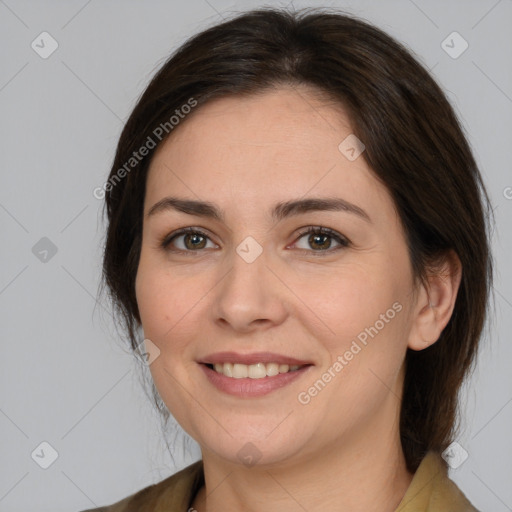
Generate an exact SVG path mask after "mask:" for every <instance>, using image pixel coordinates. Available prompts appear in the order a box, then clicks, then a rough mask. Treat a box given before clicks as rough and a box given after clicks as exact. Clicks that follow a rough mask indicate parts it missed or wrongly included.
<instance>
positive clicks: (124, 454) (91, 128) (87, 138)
mask: <svg viewBox="0 0 512 512" xmlns="http://www.w3.org/2000/svg"><path fill="white" fill-rule="evenodd" d="M262 5H273V6H286V5H290V7H295V8H301V7H306V6H322V5H323V6H333V7H337V8H342V9H344V10H345V11H346V12H348V13H353V14H355V15H357V16H359V17H362V18H365V19H367V20H369V21H370V22H373V23H375V24H376V25H377V26H379V27H380V28H382V29H384V30H385V31H386V32H388V33H389V34H391V35H392V36H394V37H396V38H397V39H399V40H400V41H402V42H403V43H405V44H406V45H407V46H408V47H409V48H410V49H412V50H413V51H414V52H415V53H416V55H417V57H418V58H419V59H420V61H421V62H423V64H424V65H426V66H427V67H428V68H430V69H431V70H432V73H433V75H434V76H435V77H436V79H437V80H438V81H439V83H440V84H441V86H442V87H443V88H444V90H445V91H446V92H447V95H448V97H449V99H450V101H451V102H452V104H453V105H454V106H455V108H456V110H457V112H458V114H459V116H460V119H461V121H462V123H463V124H464V127H465V130H466V132H467V135H468V138H469V140H470V143H471V145H472V147H473V149H474V153H475V156H476V159H477V162H478V164H479V165H480V167H481V170H482V173H483V175H484V180H485V182H486V184H487V187H488V190H489V192H490V195H491V199H492V203H493V208H494V212H495V215H496V222H497V226H496V228H497V229H496V230H495V232H494V235H493V249H494V254H495V261H496V278H495V282H494V288H493V290H494V293H495V297H496V301H495V305H494V307H493V308H492V309H491V321H490V323H489V324H488V328H487V330H486V331H485V335H484V337H483V342H482V349H481V352H480V355H479V358H478V366H477V370H476V372H475V373H474V374H473V376H472V378H471V379H470V380H469V381H468V383H467V386H466V387H465V388H464V395H463V404H462V410H463V412H464V416H463V420H462V427H463V428H462V430H461V434H460V436H459V438H458V439H457V442H458V443H459V444H460V445H461V446H462V447H463V448H464V450H465V451H467V453H468V458H467V460H466V461H465V462H464V463H463V464H462V465H460V466H459V467H458V468H457V469H453V470H451V471H450V475H451V477H452V478H453V479H454V480H455V482H457V484H458V485H459V486H460V487H461V488H462V490H463V491H464V493H465V494H466V495H467V496H468V498H469V499H470V500H471V501H472V502H473V503H474V505H475V506H477V507H478V508H479V509H480V510H481V511H482V512H505V511H510V510H512V485H510V484H511V483H512V469H511V460H512V440H511V435H510V433H511V430H512V429H511V425H512V376H511V372H510V365H511V362H512V345H511V343H510V334H509V333H510V331H511V329H512V270H511V266H510V265H508V266H507V263H509V262H510V259H511V258H510V255H511V253H512V231H511V229H510V224H509V222H510V219H511V217H512V215H511V214H512V173H511V163H510V162H511V159H510V154H511V152H510V150H511V145H512V123H511V118H512V68H511V63H512V31H511V29H510V27H511V26H512V1H511V0H499V1H498V0H478V1H477V0H472V1H467V0H466V1H462V0H461V1H455V0H451V1H446V0H444V1H441V0H437V1H429V2H428V1H426V0H414V1H413V0H387V1H376V0H373V1H371V0H367V1H352V2H350V1H337V2H333V1H331V2H318V3H317V2H301V1H299V0H296V1H295V2H293V6H292V5H291V4H290V2H287V1H283V2H278V1H276V2H258V1H251V2H249V1H238V2H235V1H229V0H208V1H207V0H187V1H186V2H181V1H156V0H153V1H146V2H140V1H139V2H137V1H124V2H122V1H120V0H117V1H110V0H109V1H102V2H100V1H99V0H89V1H86V0H73V1H56V0H55V1H36V0H34V1H31V2H30V1H21V0H5V1H1V0H0V42H1V44H0V48H1V50H0V51H1V55H2V60H1V64H2V65H1V66H0V127H1V128H0V130H1V131H0V140H1V148H2V151H1V153H0V162H1V163H0V165H1V177H2V181H1V183H2V186H1V189H0V223H1V236H2V241H1V247H2V253H1V254H2V261H1V268H0V312H1V336H2V358H1V363H0V365H1V366H0V379H1V380H0V429H1V437H0V446H1V451H0V460H1V468H0V512H36V511H37V512H50V511H51V512H60V511H62V512H64V511H67V512H71V511H75V510H82V509H85V508H90V507H94V506H100V505H105V504H110V503H112V502H114V501H118V500H120V499H121V498H124V497H126V496H128V495H129V494H132V493H134V492H135V491H137V490H139V489H141V488H143V487H145V486H147V485H150V484H152V483H155V482H158V481H160V480H162V479H163V478H165V477H167V476H169V475H171V474H172V473H174V472H176V471H177V470H179V469H181V468H183V467H184V466H186V465H188V464H190V463H191V462H193V461H194V460H197V459H198V458H199V457H200V452H199V450H198V447H197V445H195V443H193V442H192V443H191V446H192V450H191V451H190V452H186V451H185V452H184V450H183V449H182V445H183V439H184V437H182V436H178V437H177V438H176V443H175V446H174V447H173V451H174V455H175V459H174V461H173V459H172V458H171V457H170V456H169V454H168V453H167V451H166V450H167V448H166V445H165V443H164V441H163V439H162V436H161V433H160V431H159V424H158V418H157V417H156V414H155V413H154V412H153V410H152V407H151V405H150V403H149V402H148V400H147V398H146V396H145V395H144V393H143V392H142V390H141V385H140V382H139V377H138V369H137V368H138V366H137V364H136V362H135V360H134V358H133V356H131V355H130V353H129V351H128V350H127V349H124V348H123V346H122V343H121V341H120V338H119V336H118V334H117V333H116V331H115V329H114V327H113V323H112V321H111V320H109V319H108V315H107V314H106V311H108V308H106V305H105V304H99V303H97V302H96V296H97V288H98V282H99V279H100V273H101V249H102V241H103V235H104V226H103V224H102V222H101V215H100V214H101V209H102V202H101V201H100V200H98V199H96V198H95V197H94V196H93V190H94V189H95V188H96V187H98V186H101V185H102V184H103V183H104V181H105V179H106V178H107V176H108V172H109V166H110V164H111V163H112V159H113V155H114V150H115V145H116V142H117V139H118V137H119V135H120V132H121V129H122V126H123V121H124V120H126V118H127V116H128V115H129V113H130V111H131V109H132V108H133V106H134V105H135V102H136V99H137V98H138V97H139V95H140V94H141V92H142V91H143V90H144V87H145V86H146V85H147V83H148V81H149V79H150V78H151V76H152V75H153V73H154V72H155V71H156V70H157V69H158V67H159V65H161V64H162V63H163V62H164V60H165V59H166V58H167V57H168V55H169V54H170V52H171V51H173V50H174V49H175V48H177V47H178V46H179V45H180V44H181V43H183V42H184V41H185V39H186V38H188V37H189V36H191V35H192V34H194V33H197V32H198V31H200V30H202V29H204V28H206V27H207V26H210V25H212V24H214V23H217V22H219V21H221V20H222V18H223V17H227V16H230V15H232V14H233V13H235V12H237V11H242V10H246V9H248V8H253V7H258V6H262ZM43 32H46V33H47V34H43V35H41V34H42V33H43ZM453 32H457V34H455V35H454V34H453ZM443 41H445V42H444V43H443ZM466 44H467V48H466V49H465V51H463V52H462V50H464V48H465V47H466ZM57 45H58V46H57ZM55 47H56V49H55ZM54 49H55V51H53V53H51V52H52V50H54ZM461 52H462V53H461ZM459 53H460V55H459ZM46 465H47V466H48V467H47V468H46V469H45V468H44V467H43V466H46Z"/></svg>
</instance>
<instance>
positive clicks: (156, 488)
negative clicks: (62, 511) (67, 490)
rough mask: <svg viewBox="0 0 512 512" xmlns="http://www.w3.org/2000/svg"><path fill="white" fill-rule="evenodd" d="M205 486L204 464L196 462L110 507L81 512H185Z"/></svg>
mask: <svg viewBox="0 0 512 512" xmlns="http://www.w3.org/2000/svg"><path fill="white" fill-rule="evenodd" d="M203 484H204V475H203V462H202V460H199V461H197V462H194V463H193V464H191V465H190V466H187V467H186V468H184V469H182V470H181V471H179V472H177V473H175V474H174V475H171V476H170V477H168V478H166V479H165V480H162V481H161V482H158V483H156V484H153V485H149V486H148V487H145V488H144V489H141V490H140V491H137V492H135V493H133V494H131V495H130V496H127V497H126V498H124V499H122V500H120V501H117V502H116V503H113V504H111V505H107V506H103V507H99V508H91V509H87V510H82V511H81V512H131V511H134V510H136V511H137V512H160V511H162V512H164V511H165V512H174V511H175V510H176V511H179V512H181V511H182V510H187V509H188V507H189V504H190V502H191V501H192V499H193V498H194V496H195V494H196V492H197V491H198V490H199V488H200V487H201V486H202V485H203Z"/></svg>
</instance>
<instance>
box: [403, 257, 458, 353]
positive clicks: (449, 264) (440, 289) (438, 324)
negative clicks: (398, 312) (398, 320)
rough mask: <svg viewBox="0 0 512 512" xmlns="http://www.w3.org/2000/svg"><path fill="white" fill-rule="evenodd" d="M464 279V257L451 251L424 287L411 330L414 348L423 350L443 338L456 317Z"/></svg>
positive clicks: (411, 342)
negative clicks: (458, 294) (455, 310)
mask: <svg viewBox="0 0 512 512" xmlns="http://www.w3.org/2000/svg"><path fill="white" fill-rule="evenodd" d="M461 278H462V265H461V263H460V259H459V257H458V256H457V255H456V254H455V252H454V251H449V252H448V253H447V254H446V256H445V257H444V259H443V261H442V263H440V264H439V265H438V268H437V270H436V271H435V272H434V273H432V274H431V275H429V276H428V278H427V282H428V286H425V285H421V287H420V290H419V293H418V296H417V301H416V308H415V311H414V318H413V324H412V328H411V331H410V333H409V343H408V347H409V348H410V349H412V350H423V349H425V348H427V347H429V346H430V345H432V344H433V343H435V342H436V341H437V340H438V339H439V337H440V336H441V333H442V331H443V329H444V328H445V327H446V325H447V324H448V322H449V321H450V318H451V316H452V313H453V308H454V307H455V301H456V299H457V293H458V290H459V286H460V281H461Z"/></svg>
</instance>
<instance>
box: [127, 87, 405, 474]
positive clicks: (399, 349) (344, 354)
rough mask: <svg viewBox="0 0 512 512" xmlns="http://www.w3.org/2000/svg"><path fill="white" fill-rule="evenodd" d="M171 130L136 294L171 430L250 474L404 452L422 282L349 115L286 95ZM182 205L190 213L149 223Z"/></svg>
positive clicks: (150, 200) (287, 91)
mask: <svg viewBox="0 0 512 512" xmlns="http://www.w3.org/2000/svg"><path fill="white" fill-rule="evenodd" d="M175 130H176V132H175V133H173V134H172V137H171V138H170V139H168V140H167V141H166V142H165V143H164V144H163V145H162V146H161V147H160V148H159V150H158V151H157V153H156V154H155V156H154V158H153V161H152V163H151V167H150V172H149V175H148V178H147V188H146V197H145V205H144V226H143V240H142V252H141V257H140V263H139V268H138V273H137V279H136V295H137V302H138V306H139V311H140V315H141V320H142V326H143V329H144V335H145V338H146V339H149V340H150V341H151V344H153V346H156V347H158V350H159V351H160V352H159V355H158V357H157V358H156V359H155V360H154V361H153V362H152V363H151V366H150V369H151V373H152V376H153V378H154V382H155V385H156V387H157V389H158V391H159V393H160V395H161V397H162V399H163V400H164V402H165V403H166V405H167V407H168V408H169V410H170V411H171V413H172V414H173V416H174V417H175V418H176V420H177V421H178V422H179V423H180V424H181V425H182V427H183V428H184V429H185V430H186V431H187V432H188V433H189V434H190V435H191V436H192V437H193V438H194V439H196V441H198V443H199V444H200V445H201V447H202V449H203V456H204V454H205V453H209V454H211V456H212V457H217V458H219V460H220V459H223V460H224V461H226V460H228V461H233V462H237V463H240V462H242V463H244V462H245V463H246V464H249V465H250V464H253V463H255V462H259V463H279V462H286V461H291V462H294V461H297V462H298V461H301V460H302V461H303V460H307V459H308V457H311V455H312V454H313V453H322V452H323V453H325V454H327V453H332V450H333V449H337V448H342V447H344V446H345V447H348V446H351V447H353V449H356V447H358V446H359V445H358V443H357V441H358V440H365V441H363V445H364V444H365V443H366V444H367V443H369V442H370V440H371V439H375V437H376V435H377V436H378V435H379V433H380V432H388V431H389V429H393V432H394V434H393V435H396V436H398V414H399V408H400V397H401V384H402V379H403V371H402V370H403V361H404V357H405V352H406V348H407V344H408V339H409V336H410V332H411V326H412V322H413V314H412V312H413V308H414V304H413V294H412V292H413V277H412V272H411V266H410V262H409V257H408V251H407V246H406V241H405V238H404V232H403V230H402V227H401V224H400V222H399V218H398V216H397V213H396V211H395V209H394V205H393V202H392V199H391V197H390V195H389V193H388V192H387V190H386V189H385V187H384V186H383V185H382V184H381V183H380V182H379V181H378V180H377V179H376V178H375V177H374V175H373V174H372V172H371V171H370V169H369V167H368V166H367V164H366V163H365V161H364V159H363V157H362V156H359V157H357V155H358V151H359V150H360V149H362V148H361V147H360V146H357V145H355V143H354V140H353V139H352V137H353V136H352V137H350V136H351V133H352V130H351V127H350V124H349V121H348V118H347V116H346V115H345V114H344V112H343V110H342V109H341V107H339V106H334V105H333V104H332V103H331V104H328V103H327V102H325V101H324V102H321V101H320V99H318V98H317V97H315V96H314V95H313V94H312V93H311V91H309V92H308V90H307V89H297V90H294V89H291V88H281V89H279V90H274V91H271V92H266V93H264V94H260V95H258V96H251V97H230V98H225V99H219V100H214V101H211V102H210V103H207V104H206V105H204V106H202V107H198V109H197V110H196V111H195V112H193V113H192V114H191V115H190V116H189V118H188V119H186V120H185V121H184V122H183V124H182V125H181V126H178V127H177V128H175ZM347 137H349V139H348V140H346V141H345V142H344V143H343V144H341V146H340V143H342V141H344V140H345V139H346V138H347ZM363 143H364V141H363ZM339 146H340V147H339ZM356 157H357V158H356ZM171 196H172V197H173V198H175V199H177V200H180V201H190V203H188V204H183V203H182V204H181V206H180V205H179V204H178V203H171V202H170V201H168V202H167V203H165V202H163V203H160V206H159V207H157V208H154V209H153V210H152V208H153V207H154V205H156V204H157V203H159V202H160V201H162V200H164V199H165V198H168V197H171ZM312 199H318V200H329V201H335V200H342V201H344V202H345V203H340V204H341V206H339V207H338V208H330V209H322V204H321V203H316V204H315V203H314V202H312V201H311V200H312ZM203 202H204V203H208V205H207V207H206V206H201V203H203ZM172 204H174V205H175V207H173V206H172ZM301 205H302V206H301ZM343 205H345V207H343ZM212 209H215V211H216V212H217V213H218V216H217V217H215V216H213V215H212ZM151 210H152V213H151V214H150V215H148V213H149V212H150V211H151ZM315 227H323V228H328V229H329V230H332V232H331V233H330V234H324V233H317V234H315V233H308V229H309V228H315ZM183 228H190V231H191V232H189V233H184V234H178V235H176V236H175V237H174V238H173V236H174V235H175V234H176V233H177V232H178V231H179V230H181V229H183ZM304 233H306V234H304ZM171 239H172V240H171ZM163 241H164V242H165V241H167V245H166V246H165V247H164V246H163V245H162V243H163ZM148 348H149V349H150V352H151V350H154V348H151V347H150V346H149V344H148ZM213 363H217V365H218V366H217V370H219V371H220V372H221V373H218V371H216V370H215V368H214V369H211V368H210V367H208V366H207V364H213ZM223 363H227V364H223ZM242 363H245V364H242ZM257 363H265V365H261V364H257ZM287 363H288V365H289V366H291V367H292V369H293V367H294V365H295V366H297V365H298V366H299V369H298V370H294V371H290V370H289V368H288V372H286V369H287V368H286V366H282V365H285V364H287ZM280 365H281V366H280ZM279 371H281V372H284V373H279V374H278V375H275V373H276V372H279ZM245 372H247V373H245ZM231 375H232V376H231ZM245 375H249V376H246V377H244V376H245ZM263 375H265V376H264V377H263Z"/></svg>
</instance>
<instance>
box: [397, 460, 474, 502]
mask: <svg viewBox="0 0 512 512" xmlns="http://www.w3.org/2000/svg"><path fill="white" fill-rule="evenodd" d="M420 511H421V512H441V511H449V512H479V511H478V510H477V509H476V508H475V507H474V506H473V505H472V504H471V503H470V502H469V500H468V499H467V498H466V496H465V495H464V493H463V492H462V491H461V490H460V489H459V488H458V487H457V485H456V484H455V482H453V481H452V480H450V478H449V476H448V468H447V465H446V463H445V462H444V460H443V459H442V457H441V455H439V454H438V453H435V452H428V453H427V454H426V455H425V457H424V458H423V460H422V461H421V464H420V466H419V467H418V469H417V471H416V473H415V474H414V477H413V479H412V482H411V484H410V486H409V488H408V489H407V492H406V493H405V496H404V497H403V499H402V501H401V502H400V504H399V506H398V508H397V509H396V512H420Z"/></svg>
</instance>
